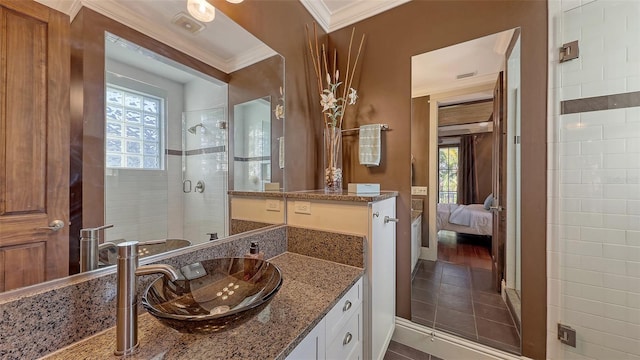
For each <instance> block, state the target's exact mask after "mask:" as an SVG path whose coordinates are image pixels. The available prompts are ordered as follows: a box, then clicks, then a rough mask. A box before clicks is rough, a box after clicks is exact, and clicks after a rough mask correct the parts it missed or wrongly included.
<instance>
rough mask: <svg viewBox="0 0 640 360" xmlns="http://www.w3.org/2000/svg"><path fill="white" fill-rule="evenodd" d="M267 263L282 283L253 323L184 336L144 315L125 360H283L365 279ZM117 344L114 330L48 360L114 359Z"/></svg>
mask: <svg viewBox="0 0 640 360" xmlns="http://www.w3.org/2000/svg"><path fill="white" fill-rule="evenodd" d="M269 261H270V262H272V263H273V264H275V265H277V266H278V267H279V268H280V270H282V275H283V278H284V282H283V284H282V287H281V288H280V291H279V292H278V294H276V296H275V297H274V298H273V300H272V301H271V303H270V304H269V305H268V306H267V307H266V308H265V309H264V310H263V311H262V312H260V313H259V314H258V315H256V316H255V317H254V318H253V319H251V320H249V321H247V322H246V323H245V324H242V325H240V326H238V327H237V328H235V329H231V330H228V331H225V332H220V333H216V334H206V335H203V334H182V333H179V332H177V331H176V330H173V329H172V328H169V327H166V326H164V325H162V324H161V323H160V322H159V321H157V320H156V319H155V318H153V317H152V316H151V315H149V314H147V313H144V314H143V315H140V316H139V317H138V339H139V340H140V346H139V348H138V350H137V352H136V353H135V354H133V355H130V356H127V357H126V358H127V359H189V360H192V359H205V358H206V359H284V358H285V357H286V356H287V355H288V354H289V353H290V352H291V351H292V350H293V349H294V348H295V347H296V345H297V344H298V343H299V342H300V341H302V339H304V337H305V336H306V335H307V334H308V333H309V332H310V331H311V330H312V329H313V327H314V326H315V325H316V324H317V323H318V322H319V321H320V320H321V319H322V317H324V316H325V315H326V314H327V313H328V312H329V310H330V309H331V308H332V307H333V306H334V305H335V304H336V303H337V302H338V300H339V299H340V298H341V297H342V296H343V295H344V294H345V293H346V291H347V290H349V288H350V287H351V286H352V285H353V284H355V283H356V281H357V280H358V279H360V278H361V277H362V275H363V273H364V270H363V269H361V268H357V267H352V266H347V265H342V264H338V263H334V262H330V261H326V260H320V259H316V258H312V257H308V256H304V255H299V254H295V253H290V252H286V253H284V254H282V255H279V256H276V257H274V258H272V259H270V260H269ZM113 311H115V309H114V310H113ZM115 340H116V334H115V328H110V329H108V330H106V331H104V332H101V333H99V334H97V335H95V336H92V337H90V338H87V339H85V340H83V341H80V342H78V343H75V344H73V345H71V346H68V347H66V348H64V349H61V350H59V351H57V352H55V353H53V354H50V355H49V356H47V357H45V358H46V359H108V358H111V357H115V356H114V355H113V351H114V350H115V347H116V344H115Z"/></svg>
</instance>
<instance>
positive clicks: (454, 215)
mask: <svg viewBox="0 0 640 360" xmlns="http://www.w3.org/2000/svg"><path fill="white" fill-rule="evenodd" d="M437 210H438V216H437V219H436V223H437V227H438V231H440V230H450V231H455V232H457V233H463V234H473V235H488V236H491V235H493V214H492V213H491V211H489V210H485V208H484V205H483V204H469V205H459V204H438V207H437Z"/></svg>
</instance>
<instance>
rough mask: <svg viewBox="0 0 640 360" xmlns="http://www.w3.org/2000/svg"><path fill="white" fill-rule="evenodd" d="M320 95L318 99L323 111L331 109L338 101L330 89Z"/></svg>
mask: <svg viewBox="0 0 640 360" xmlns="http://www.w3.org/2000/svg"><path fill="white" fill-rule="evenodd" d="M320 97H321V98H322V99H320V105H322V111H323V112H324V111H327V110H329V109H332V108H333V107H334V106H336V102H337V101H338V100H336V98H335V96H333V93H332V92H330V91H325V93H324V94H322V95H320Z"/></svg>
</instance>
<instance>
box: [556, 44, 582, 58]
mask: <svg viewBox="0 0 640 360" xmlns="http://www.w3.org/2000/svg"><path fill="white" fill-rule="evenodd" d="M578 56H580V47H579V46H578V40H576V41H572V42H569V43H566V44H564V45H562V47H561V48H560V62H561V63H563V62H565V61H569V60H573V59H577V58H578Z"/></svg>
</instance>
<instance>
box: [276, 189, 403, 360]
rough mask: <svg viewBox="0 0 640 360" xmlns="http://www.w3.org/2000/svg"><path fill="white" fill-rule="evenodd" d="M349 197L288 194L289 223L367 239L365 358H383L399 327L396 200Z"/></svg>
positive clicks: (377, 359) (364, 310)
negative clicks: (395, 330) (362, 236)
mask: <svg viewBox="0 0 640 360" xmlns="http://www.w3.org/2000/svg"><path fill="white" fill-rule="evenodd" d="M345 198H346V199H349V198H350V197H349V196H340V195H338V196H337V199H338V200H327V199H326V198H323V197H321V198H319V199H313V198H310V197H309V196H308V195H307V196H306V197H296V196H295V195H294V196H293V197H290V196H289V194H287V224H288V225H290V226H296V227H303V228H310V229H316V230H324V231H333V232H341V233H350V234H359V235H365V236H366V238H367V250H366V260H365V267H366V269H365V277H364V282H363V290H364V295H363V315H362V317H363V322H364V327H363V331H362V333H363V356H362V358H363V359H372V360H379V359H382V358H383V357H384V354H385V352H386V349H387V346H388V345H389V342H390V341H391V336H392V335H393V330H394V328H395V310H396V277H395V273H396V221H397V219H396V198H395V196H388V197H387V196H382V197H372V198H371V200H370V201H363V200H362V199H363V197H361V196H355V197H353V198H354V199H355V200H353V201H349V200H344V199H345ZM378 199H380V200H378ZM328 343H329V344H330V342H328Z"/></svg>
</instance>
